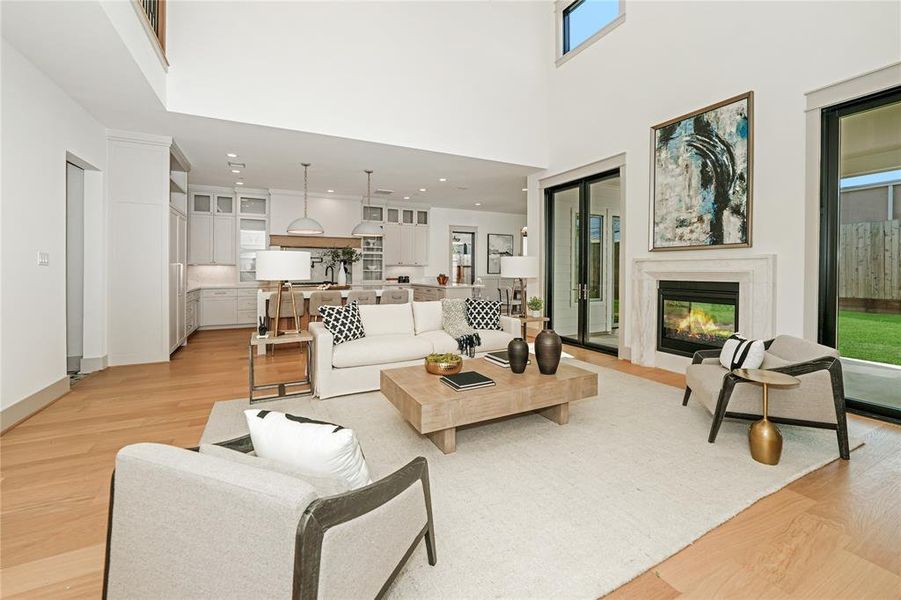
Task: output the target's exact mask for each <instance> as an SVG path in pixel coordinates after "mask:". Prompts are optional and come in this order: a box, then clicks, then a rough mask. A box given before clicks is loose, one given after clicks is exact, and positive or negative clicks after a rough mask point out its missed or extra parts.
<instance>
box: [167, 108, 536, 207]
mask: <svg viewBox="0 0 901 600" xmlns="http://www.w3.org/2000/svg"><path fill="white" fill-rule="evenodd" d="M167 121H168V132H169V134H170V135H172V136H173V137H174V138H175V140H176V143H177V144H178V146H179V147H180V148H181V150H182V151H183V152H184V153H185V155H186V156H187V158H188V160H189V161H190V162H191V173H190V181H191V182H193V183H197V184H206V185H221V186H227V187H234V186H235V182H236V181H238V180H239V179H238V178H243V179H242V181H243V182H244V187H245V188H276V189H292V190H300V189H302V188H303V168H302V167H301V166H300V163H302V162H309V163H311V164H312V166H311V167H310V170H309V185H310V191H311V192H314V193H323V194H325V193H328V190H333V193H334V194H335V195H338V196H354V197H360V196H361V195H363V194H365V193H366V174H365V173H364V170H366V169H372V170H373V171H374V172H373V175H372V191H373V195H374V196H373V197H385V196H381V195H379V194H376V193H375V192H376V189H387V190H393V192H394V193H393V194H391V195H390V196H388V198H390V199H391V200H395V201H407V202H421V203H423V204H426V205H428V206H440V207H445V208H466V209H473V210H488V211H496V212H507V213H522V214H524V213H525V212H526V193H525V192H523V191H522V189H523V188H524V187H525V186H526V176H527V175H528V174H529V173H531V172H533V171H534V169H533V168H530V167H524V166H519V165H511V164H506V163H499V162H492V161H486V160H479V159H473V158H466V157H461V156H453V155H450V154H441V153H437V152H427V151H424V150H415V149H412V148H401V147H397V146H387V145H384V144H376V143H371V142H362V141H358V140H348V139H343V138H336V137H331V136H324V135H316V134H310V133H303V132H298V131H287V130H283V129H273V128H269V127H262V126H258V125H248V124H243V123H232V122H227V121H220V120H216V119H206V118H201V117H194V116H189V115H178V114H172V113H170V114H169V115H168V117H167ZM228 153H234V154H237V155H238V157H237V158H229V157H228V156H227V154H228ZM229 161H233V162H240V163H244V164H245V165H246V167H245V168H243V169H240V170H241V173H240V174H233V173H232V172H231V169H230V168H229V167H228V164H227V163H228V162H229ZM441 179H445V180H446V181H440V180H441ZM422 188H424V189H425V190H426V191H425V192H421V191H420V189H422ZM405 196H407V197H409V200H404V197H405ZM476 203H479V204H480V206H476Z"/></svg>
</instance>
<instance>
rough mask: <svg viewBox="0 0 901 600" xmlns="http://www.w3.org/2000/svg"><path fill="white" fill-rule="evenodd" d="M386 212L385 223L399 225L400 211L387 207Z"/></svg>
mask: <svg viewBox="0 0 901 600" xmlns="http://www.w3.org/2000/svg"><path fill="white" fill-rule="evenodd" d="M386 211H387V212H386V217H385V222H386V223H400V209H399V208H392V207H390V206H389V207H388V208H387V209H386Z"/></svg>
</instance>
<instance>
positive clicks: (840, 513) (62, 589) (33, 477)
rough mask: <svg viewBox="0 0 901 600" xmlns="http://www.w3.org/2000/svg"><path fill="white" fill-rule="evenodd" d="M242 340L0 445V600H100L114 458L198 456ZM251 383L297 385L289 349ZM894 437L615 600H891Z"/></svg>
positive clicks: (898, 584) (198, 351) (227, 391)
mask: <svg viewBox="0 0 901 600" xmlns="http://www.w3.org/2000/svg"><path fill="white" fill-rule="evenodd" d="M248 335H249V330H223V331H208V332H200V333H197V334H195V335H194V336H192V337H191V339H190V341H189V344H188V346H187V347H186V348H183V349H182V350H180V351H179V352H178V353H176V354H175V356H174V357H173V360H172V362H170V363H163V364H153V365H140V366H133V367H115V368H111V369H107V370H106V371H103V372H101V373H96V374H93V375H90V376H88V377H87V378H85V379H84V380H82V381H81V382H79V383H78V384H76V386H75V387H74V388H73V390H72V391H71V392H70V393H69V394H67V395H66V396H64V397H63V398H61V399H60V400H58V401H57V402H56V403H54V404H53V405H51V406H50V407H48V408H46V409H45V410H43V411H42V412H40V413H38V414H37V415H35V416H33V417H32V418H30V419H28V420H27V421H25V422H23V423H21V424H20V425H18V426H16V427H15V428H13V429H11V430H10V431H8V432H7V433H5V434H3V436H2V437H0V461H2V463H0V477H2V480H0V494H2V498H0V502H2V506H0V569H2V570H0V595H2V597H3V598H20V597H23V598H24V597H30V598H96V597H98V596H99V594H100V587H101V578H102V572H103V555H104V543H105V536H106V518H107V500H108V493H109V480H110V473H111V470H112V466H113V459H114V457H115V454H116V451H117V450H118V449H119V448H121V447H122V446H124V445H126V444H131V443H135V442H140V441H155V442H162V443H167V444H174V445H178V446H191V445H195V444H196V443H197V441H198V439H199V437H200V432H201V431H202V429H203V426H204V423H205V422H206V419H207V415H208V414H209V410H210V407H211V406H212V404H213V403H214V402H215V401H217V400H227V399H233V398H240V397H246V396H247V364H246V361H247V349H246V343H247V337H248ZM567 350H568V351H569V352H571V353H572V354H574V355H576V356H577V357H578V358H580V359H582V360H588V361H590V362H592V363H595V364H599V365H602V366H604V367H608V368H613V369H617V370H621V371H624V372H627V373H631V374H633V375H638V376H641V377H647V378H649V379H653V380H655V381H659V382H661V383H664V384H667V385H672V386H676V387H681V386H683V385H684V380H683V378H682V377H681V376H680V375H676V374H673V373H669V372H666V371H660V370H656V369H648V368H644V367H636V366H634V365H632V364H630V363H628V362H626V361H619V360H616V359H614V358H612V357H608V356H604V355H600V354H596V353H593V352H588V351H584V350H580V349H577V348H567ZM258 365H260V366H258V376H259V378H260V379H265V378H266V377H276V376H278V377H282V376H286V377H288V376H292V375H299V374H300V369H301V368H302V366H301V365H302V363H301V361H300V359H299V354H298V352H297V351H296V350H294V349H290V348H286V349H279V350H278V353H277V354H276V355H275V356H274V357H271V356H270V357H267V358H265V359H264V360H263V361H261V362H260V363H258ZM899 498H901V429H899V428H897V427H894V426H890V425H884V426H881V427H880V428H878V429H877V430H876V431H875V432H874V433H873V434H872V435H871V436H870V438H869V439H868V440H867V444H866V445H865V446H864V447H863V448H861V449H859V450H856V451H854V452H853V453H852V454H851V461H849V462H846V461H836V462H834V463H831V464H830V465H827V466H826V467H824V468H822V469H820V470H818V471H816V472H814V473H811V474H810V475H807V476H806V477H804V478H802V479H800V480H798V481H796V482H795V483H793V484H791V485H789V486H788V487H787V488H785V489H783V490H780V491H778V492H776V493H775V494H773V495H771V496H769V497H767V498H765V499H763V500H761V501H760V502H758V503H756V504H755V505H753V506H752V507H751V508H749V509H748V510H746V511H744V512H743V513H741V514H739V515H738V516H736V517H735V518H733V519H732V520H730V521H728V522H727V523H725V524H723V525H722V526H720V527H718V528H716V529H715V530H713V531H711V532H710V533H708V534H707V535H705V536H704V537H702V538H701V539H700V540H698V541H697V542H695V543H694V544H693V545H691V546H689V547H688V548H686V549H685V550H683V551H682V552H680V553H678V554H676V555H675V556H673V557H671V558H669V559H668V560H666V561H664V562H663V563H661V564H660V565H658V566H656V567H655V568H653V569H651V570H649V571H648V572H647V573H645V574H643V575H642V576H640V577H639V578H637V579H635V580H634V581H632V582H631V583H629V584H627V585H625V586H623V587H622V588H620V589H619V590H617V591H616V592H614V593H613V594H612V595H611V597H612V598H636V599H638V598H640V599H643V600H644V599H653V598H661V599H663V598H675V597H679V596H684V597H693V598H714V597H730V598H764V597H765V598H786V597H798V598H806V597H810V598H855V599H856V598H880V599H881V598H901V552H899V549H901V502H899Z"/></svg>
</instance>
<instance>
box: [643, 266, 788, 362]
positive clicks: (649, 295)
mask: <svg viewBox="0 0 901 600" xmlns="http://www.w3.org/2000/svg"><path fill="white" fill-rule="evenodd" d="M660 280H675V281H735V282H738V287H739V297H740V300H739V313H738V315H739V316H738V319H739V324H740V329H741V333H742V334H743V335H745V336H747V337H751V338H755V339H766V338H771V337H773V335H774V334H775V327H776V314H775V310H776V302H775V300H776V256H775V255H774V254H760V255H754V256H744V257H740V258H739V257H736V258H657V257H647V258H636V259H634V260H633V261H632V311H631V312H632V332H631V336H630V337H631V349H630V350H631V359H632V362H633V363H635V364H639V365H643V366H648V367H654V366H661V367H663V368H671V367H672V364H673V363H671V362H667V364H658V360H659V359H660V357H659V353H658V352H657V282H658V281H660ZM680 360H682V361H683V362H685V361H687V360H688V359H680Z"/></svg>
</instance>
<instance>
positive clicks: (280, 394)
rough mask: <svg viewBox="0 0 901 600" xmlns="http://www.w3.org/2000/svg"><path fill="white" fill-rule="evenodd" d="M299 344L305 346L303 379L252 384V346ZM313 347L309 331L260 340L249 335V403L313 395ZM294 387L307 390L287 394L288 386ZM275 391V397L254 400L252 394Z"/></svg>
mask: <svg viewBox="0 0 901 600" xmlns="http://www.w3.org/2000/svg"><path fill="white" fill-rule="evenodd" d="M298 343H299V344H301V345H306V348H305V350H306V352H305V353H306V373H304V378H303V379H298V380H297V381H282V382H277V383H267V384H264V385H256V384H255V383H254V375H253V363H254V357H255V354H256V353H255V352H254V346H264V347H265V346H266V345H267V344H272V345H273V346H277V345H280V344H298ZM312 346H313V336H312V335H311V334H310V332H309V331H299V332H297V333H285V334H282V335H279V336H272V337H265V338H261V337H259V336H258V335H257V334H255V333H254V334H251V336H250V345H249V346H248V348H249V359H248V371H249V380H250V382H249V383H250V386H249V388H250V389H249V392H248V395H249V397H250V403H251V404H254V403H256V402H266V401H268V400H276V399H279V398H292V397H294V396H312V395H313V380H312V378H311V373H312V366H313V360H312V350H313V348H312ZM295 385H305V386H307V389H304V390H301V391H299V392H291V393H288V390H287V387H288V386H295ZM271 389H276V390H277V391H276V395H274V396H271V395H270V396H266V397H264V398H254V397H253V393H254V392H261V391H263V390H271Z"/></svg>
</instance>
